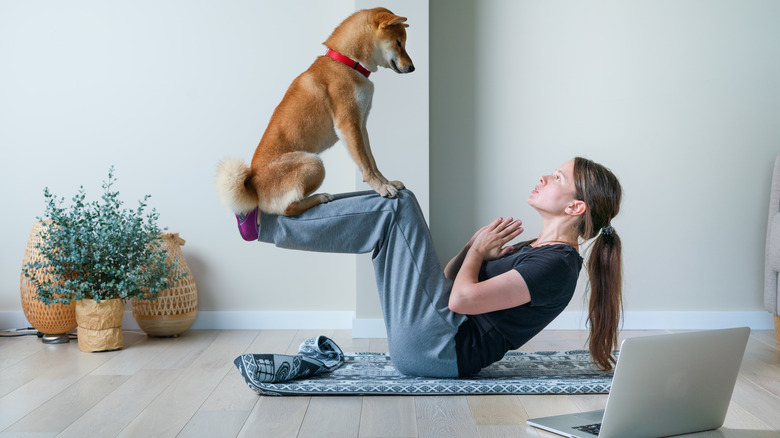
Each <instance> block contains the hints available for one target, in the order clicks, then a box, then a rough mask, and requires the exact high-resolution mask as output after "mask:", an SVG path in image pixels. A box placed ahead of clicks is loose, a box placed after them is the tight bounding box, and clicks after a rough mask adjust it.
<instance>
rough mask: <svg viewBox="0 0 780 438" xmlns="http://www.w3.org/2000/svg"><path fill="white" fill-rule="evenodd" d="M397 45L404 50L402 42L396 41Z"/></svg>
mask: <svg viewBox="0 0 780 438" xmlns="http://www.w3.org/2000/svg"><path fill="white" fill-rule="evenodd" d="M395 43H396V44H398V48H399V49H403V46H402V45H401V40H395Z"/></svg>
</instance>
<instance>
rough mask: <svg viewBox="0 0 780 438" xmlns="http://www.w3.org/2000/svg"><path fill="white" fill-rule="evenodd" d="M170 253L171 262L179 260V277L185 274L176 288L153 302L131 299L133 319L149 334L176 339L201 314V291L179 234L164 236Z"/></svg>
mask: <svg viewBox="0 0 780 438" xmlns="http://www.w3.org/2000/svg"><path fill="white" fill-rule="evenodd" d="M163 242H164V244H165V248H166V249H167V250H168V260H170V261H173V260H176V259H178V263H177V265H178V267H177V269H176V274H181V273H183V272H186V274H185V275H184V276H183V277H182V278H181V279H180V280H178V281H177V282H176V283H174V284H173V287H171V288H168V289H166V290H163V291H160V293H159V295H158V296H157V299H155V300H151V301H144V300H136V299H132V300H131V303H132V308H133V317H134V318H135V320H136V321H137V322H138V326H139V327H140V328H141V330H143V331H144V332H145V333H146V334H148V335H151V336H161V337H171V336H173V337H176V336H179V335H180V334H182V333H184V332H185V331H187V329H189V328H190V326H192V323H193V322H194V321H195V317H196V316H197V314H198V290H197V288H196V287H195V278H194V277H193V276H192V272H190V269H189V267H188V266H187V262H186V261H185V260H184V254H183V253H182V251H181V246H182V245H184V243H185V240H184V239H182V238H181V237H179V233H166V234H163Z"/></svg>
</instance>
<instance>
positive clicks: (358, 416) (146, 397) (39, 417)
mask: <svg viewBox="0 0 780 438" xmlns="http://www.w3.org/2000/svg"><path fill="white" fill-rule="evenodd" d="M657 333H660V332H624V333H623V334H622V336H623V337H630V336H639V335H646V334H657ZM318 334H323V335H326V336H330V337H331V338H333V339H334V340H335V341H336V342H337V343H338V344H339V345H340V346H341V347H342V349H343V350H344V351H386V348H387V344H386V342H385V340H383V339H352V338H351V332H350V331H317V332H306V331H189V332H187V333H185V334H184V335H183V336H182V337H180V338H178V339H159V338H149V337H147V336H145V335H143V334H141V333H131V332H125V349H123V350H121V351H114V352H107V353H82V352H80V351H79V349H78V345H77V343H76V342H75V341H74V342H70V343H69V344H61V345H44V344H42V343H41V342H40V340H39V339H38V338H36V337H34V336H28V337H22V338H0V437H53V436H58V437H59V436H62V437H78V438H84V437H114V436H121V437H134V438H135V437H144V438H145V437H176V436H178V437H209V438H214V437H236V436H239V437H244V436H246V437H274V438H276V437H317V438H319V437H337V438H344V437H396V438H397V437H523V436H531V437H552V436H554V435H551V434H548V433H546V432H541V431H537V430H535V429H533V428H530V427H528V426H526V424H525V420H526V419H527V418H528V417H529V416H531V417H536V416H544V415H556V414H564V413H570V412H577V411H586V410H592V409H602V408H603V407H604V404H605V402H606V395H595V396H594V395H582V396H570V395H561V396H552V395H543V396H508V395H502V396H444V397H422V396H417V397H400V396H399V397H384V396H368V397H350V396H338V397H259V396H258V395H257V394H255V393H254V392H253V391H251V390H250V389H249V388H248V387H247V386H246V385H245V384H244V382H243V381H242V379H241V377H240V375H239V373H238V372H237V371H236V370H235V368H234V367H233V363H232V360H233V358H235V357H236V356H238V355H239V354H241V353H245V352H258V353H260V352H265V353H271V352H275V353H285V352H286V353H295V352H296V351H297V348H298V345H299V344H300V342H301V341H303V340H304V339H306V338H309V337H311V336H314V335H318ZM585 336H586V334H585V333H584V332H579V331H546V332H543V333H542V334H540V335H539V336H537V338H535V339H534V340H533V341H532V342H530V343H529V344H528V345H526V346H524V347H523V348H522V349H521V350H522V351H539V350H565V349H574V348H580V347H582V346H583V345H584V342H585ZM779 431H780V343H778V342H776V341H775V337H774V333H773V332H769V331H754V332H753V333H752V334H751V336H750V342H749V344H748V347H747V353H746V354H745V359H744V361H743V363H742V369H741V372H740V376H739V380H738V382H737V387H736V389H735V391H734V396H733V398H732V403H731V406H730V408H729V412H728V416H727V418H726V424H725V425H724V427H723V428H721V429H719V430H717V431H710V432H705V433H699V434H694V435H689V436H697V437H736V438H758V437H760V438H764V437H767V438H768V437H780V432H779Z"/></svg>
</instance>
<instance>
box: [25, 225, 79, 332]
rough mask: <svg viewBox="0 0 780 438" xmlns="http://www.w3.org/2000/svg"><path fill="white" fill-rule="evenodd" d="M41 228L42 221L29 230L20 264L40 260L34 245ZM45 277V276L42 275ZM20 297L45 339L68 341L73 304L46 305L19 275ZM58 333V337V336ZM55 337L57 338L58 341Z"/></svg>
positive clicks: (28, 314) (38, 251)
mask: <svg viewBox="0 0 780 438" xmlns="http://www.w3.org/2000/svg"><path fill="white" fill-rule="evenodd" d="M42 228H43V222H36V223H35V225H33V228H32V231H31V232H30V238H29V240H28V241H27V249H26V250H25V251H24V260H23V262H22V266H27V264H28V263H32V262H36V261H42V259H43V257H42V256H41V253H40V250H38V249H37V248H35V245H36V244H38V243H39V242H40V241H41V237H40V232H41V229H42ZM42 279H45V276H42ZM20 289H21V298H22V310H23V311H24V316H25V317H26V318H27V321H29V322H30V325H32V326H33V327H34V328H35V329H36V330H38V331H39V332H41V333H43V334H44V341H45V340H46V339H54V340H55V341H53V342H68V337H67V335H65V333H68V332H69V331H71V330H73V329H75V328H76V310H75V306H74V305H73V304H70V305H65V304H52V305H49V306H47V305H46V304H44V303H43V302H42V301H40V300H39V299H38V297H37V292H38V290H37V288H36V287H35V286H34V285H33V284H32V282H30V281H29V280H28V279H27V278H25V276H24V274H22V275H21V287H20ZM58 335H59V337H58ZM56 339H59V340H58V341H57V340H56Z"/></svg>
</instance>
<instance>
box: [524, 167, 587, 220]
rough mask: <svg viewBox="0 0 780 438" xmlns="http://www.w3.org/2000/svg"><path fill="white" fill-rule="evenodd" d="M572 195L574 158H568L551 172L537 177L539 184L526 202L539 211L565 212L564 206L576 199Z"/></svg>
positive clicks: (573, 189) (573, 192) (569, 204)
mask: <svg viewBox="0 0 780 438" xmlns="http://www.w3.org/2000/svg"><path fill="white" fill-rule="evenodd" d="M574 195H575V188H574V160H569V161H567V162H565V163H563V164H561V165H560V166H559V167H558V168H557V169H555V172H553V173H552V174H550V175H544V176H542V177H540V178H539V184H538V185H536V186H534V189H533V190H532V191H531V196H529V197H528V204H529V205H530V206H531V207H533V208H535V209H536V210H538V211H539V212H540V213H541V212H546V213H550V214H553V215H558V214H565V213H566V208H567V207H570V206H571V205H572V203H574V201H576V199H575V198H574Z"/></svg>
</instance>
